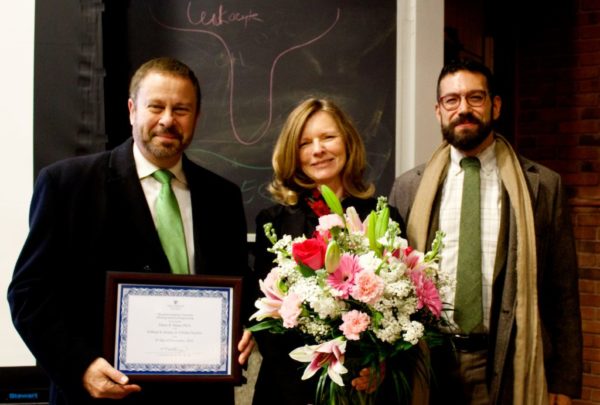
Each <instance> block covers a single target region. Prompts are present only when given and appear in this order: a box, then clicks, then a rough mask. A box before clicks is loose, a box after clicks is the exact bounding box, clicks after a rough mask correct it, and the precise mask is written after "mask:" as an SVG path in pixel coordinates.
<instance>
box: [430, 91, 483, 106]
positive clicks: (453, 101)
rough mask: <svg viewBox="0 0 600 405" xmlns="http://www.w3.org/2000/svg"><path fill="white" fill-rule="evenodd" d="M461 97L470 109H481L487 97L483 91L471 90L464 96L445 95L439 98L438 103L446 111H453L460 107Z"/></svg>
mask: <svg viewBox="0 0 600 405" xmlns="http://www.w3.org/2000/svg"><path fill="white" fill-rule="evenodd" d="M462 97H464V98H465V100H467V104H469V105H470V106H471V107H481V106H482V105H483V103H484V102H485V98H486V97H487V92H486V91H484V90H473V91H470V92H468V93H467V94H465V95H464V96H463V95H462V94H456V93H452V94H447V95H445V96H442V97H440V98H439V100H438V102H439V103H440V104H441V105H442V107H444V109H445V110H446V111H454V110H456V109H457V108H458V106H459V105H460V100H461V99H462Z"/></svg>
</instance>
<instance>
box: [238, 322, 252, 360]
mask: <svg viewBox="0 0 600 405" xmlns="http://www.w3.org/2000/svg"><path fill="white" fill-rule="evenodd" d="M252 349H254V338H253V337H252V332H250V331H249V330H245V331H244V334H243V335H242V338H241V339H240V341H239V343H238V350H239V351H240V356H239V357H238V362H239V363H240V364H241V365H242V366H243V365H244V364H246V361H248V357H250V354H251V353H252Z"/></svg>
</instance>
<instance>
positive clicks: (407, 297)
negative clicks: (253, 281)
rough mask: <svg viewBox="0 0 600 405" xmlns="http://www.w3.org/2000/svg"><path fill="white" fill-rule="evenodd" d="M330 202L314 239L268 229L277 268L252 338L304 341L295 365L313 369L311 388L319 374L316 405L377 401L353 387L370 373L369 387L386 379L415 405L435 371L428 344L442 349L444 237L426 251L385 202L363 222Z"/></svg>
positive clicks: (265, 288) (332, 198)
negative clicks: (418, 385)
mask: <svg viewBox="0 0 600 405" xmlns="http://www.w3.org/2000/svg"><path fill="white" fill-rule="evenodd" d="M321 193H322V195H323V198H324V199H325V202H326V203H327V206H328V207H329V210H321V211H322V212H323V215H321V216H320V217H319V225H318V226H317V230H316V232H315V234H314V235H312V237H310V238H308V237H306V236H302V237H298V238H292V237H291V236H289V235H283V236H282V237H281V238H279V239H278V236H277V235H276V234H275V232H274V231H273V229H272V227H271V224H266V225H265V232H266V235H267V237H268V238H269V240H270V241H271V242H272V243H273V246H272V247H271V248H269V251H270V252H272V253H274V254H275V260H274V264H275V265H274V267H273V268H272V270H271V271H270V272H269V274H268V275H267V276H266V277H265V279H263V280H260V281H259V285H260V290H261V292H262V294H263V295H264V296H262V297H260V298H259V299H258V300H257V301H256V304H255V305H256V307H257V309H258V310H257V311H256V312H255V313H254V314H253V315H252V317H251V319H255V320H256V321H258V323H256V324H255V325H253V326H252V327H251V328H249V329H250V330H251V331H253V332H259V331H265V330H268V331H270V332H272V333H299V334H301V335H302V336H303V337H304V338H305V341H306V345H305V346H302V347H298V348H297V349H295V350H293V351H292V352H291V353H290V356H291V357H292V358H293V359H295V360H297V361H299V362H303V363H307V367H306V369H305V371H304V374H303V376H302V379H308V378H311V377H313V376H314V375H315V374H317V373H320V374H319V382H318V385H317V392H316V393H315V402H316V404H326V403H327V404H329V403H331V404H334V403H335V404H354V403H371V402H373V401H374V398H375V397H376V394H377V392H376V391H375V392H373V393H371V394H366V393H365V392H364V391H356V390H354V389H352V388H350V384H349V381H350V380H351V379H352V378H355V377H357V376H358V374H357V373H358V371H359V370H360V369H363V368H368V369H369V370H370V372H369V378H371V379H372V381H371V382H372V384H370V385H372V386H373V387H377V386H379V383H380V382H381V380H383V378H384V375H385V379H386V381H390V383H389V384H388V385H387V386H389V387H392V388H391V389H388V391H390V392H391V393H392V395H393V396H394V400H395V401H397V403H399V402H403V401H406V400H407V398H408V397H409V395H410V379H411V378H412V377H413V375H414V373H415V372H425V371H426V364H425V362H424V359H423V358H422V357H420V356H419V354H420V353H421V352H420V350H419V343H420V342H424V343H427V344H428V345H430V346H431V345H435V344H436V343H437V342H439V334H438V333H437V332H436V331H437V325H438V323H439V322H440V315H441V312H442V302H441V299H440V293H439V291H440V289H441V288H444V287H445V286H446V285H447V284H448V281H447V280H444V279H443V278H442V277H441V276H440V273H439V271H438V259H439V252H440V249H441V246H442V241H441V239H442V234H441V233H438V234H437V235H436V239H435V241H434V242H433V245H432V249H431V251H429V252H427V253H423V252H418V251H416V250H414V249H412V248H411V247H409V246H408V244H407V241H406V239H404V238H403V237H402V236H401V230H400V226H399V224H398V223H397V222H395V221H393V220H392V219H390V210H389V207H388V206H387V201H386V199H385V198H384V197H380V198H379V199H378V203H377V208H376V209H375V210H374V211H372V212H371V213H370V214H369V216H368V217H367V218H365V219H364V221H363V220H361V218H359V217H358V214H357V213H356V210H355V209H354V208H353V207H349V208H347V210H346V211H345V212H344V211H343V209H342V205H341V203H340V201H339V200H338V198H337V197H336V195H335V194H334V193H333V191H331V190H330V189H329V188H327V187H326V186H322V187H321ZM327 211H329V212H330V213H327ZM349 369H350V370H349ZM371 382H370V383H371ZM387 395H390V394H389V393H388V394H387Z"/></svg>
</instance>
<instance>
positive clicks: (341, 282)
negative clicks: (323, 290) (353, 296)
mask: <svg viewBox="0 0 600 405" xmlns="http://www.w3.org/2000/svg"><path fill="white" fill-rule="evenodd" d="M360 270H361V269H360V266H359V264H358V258H357V257H356V256H354V255H349V254H343V255H342V257H340V262H339V264H338V267H337V269H336V270H335V271H334V272H333V273H331V274H330V275H329V276H328V277H327V284H329V285H330V286H331V287H332V288H334V289H335V290H337V291H339V292H340V293H341V294H340V297H341V298H343V299H347V298H348V295H349V294H350V291H351V290H352V287H354V276H355V275H356V273H358V272H359V271H360Z"/></svg>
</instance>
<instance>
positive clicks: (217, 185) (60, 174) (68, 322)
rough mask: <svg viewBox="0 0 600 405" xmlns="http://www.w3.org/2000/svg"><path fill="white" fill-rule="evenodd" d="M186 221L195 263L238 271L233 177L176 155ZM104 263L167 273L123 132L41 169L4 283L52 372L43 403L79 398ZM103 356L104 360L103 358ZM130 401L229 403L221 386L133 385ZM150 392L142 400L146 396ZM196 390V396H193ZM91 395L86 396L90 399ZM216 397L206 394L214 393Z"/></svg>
mask: <svg viewBox="0 0 600 405" xmlns="http://www.w3.org/2000/svg"><path fill="white" fill-rule="evenodd" d="M183 170H184V172H185V175H186V177H187V180H188V183H189V188H190V193H191V201H192V211H193V220H194V244H195V257H196V259H195V263H196V265H195V266H196V267H195V272H196V273H197V274H219V275H246V272H247V269H248V266H247V252H246V225H245V218H244V211H243V205H242V200H241V193H240V191H239V189H238V187H237V186H235V185H234V184H232V183H230V182H229V181H227V180H225V179H223V178H221V177H219V176H217V175H216V174H214V173H212V172H209V171H208V170H205V169H203V168H201V167H199V166H197V165H196V164H194V163H192V162H191V161H190V160H188V159H187V158H185V156H184V160H183ZM108 271H127V272H147V273H162V272H166V273H168V272H169V264H168V261H167V258H166V256H165V254H164V252H163V250H162V247H161V244H160V240H159V238H158V234H157V232H156V230H155V227H154V224H153V221H152V216H151V214H150V210H149V208H148V204H147V203H146V199H145V197H144V193H143V190H142V187H141V184H140V181H139V179H138V176H137V172H136V168H135V163H134V159H133V151H132V140H131V139H130V140H128V141H126V142H125V143H124V144H122V145H121V146H119V147H117V148H116V149H114V150H113V151H110V152H104V153H100V154H95V155H90V156H85V157H77V158H72V159H67V160H65V161H61V162H58V163H55V164H53V165H51V166H49V167H47V168H45V169H43V170H42V171H41V172H40V174H39V177H38V179H37V181H36V184H35V189H34V194H33V198H32V202H31V211H30V232H29V236H28V238H27V240H26V242H25V245H24V247H23V250H22V252H21V254H20V257H19V259H18V261H17V264H16V267H15V271H14V276H13V280H12V282H11V284H10V286H9V289H8V300H9V303H10V307H11V311H12V317H13V322H14V324H15V327H16V328H17V330H18V331H19V333H20V334H21V336H22V338H23V340H24V341H25V343H26V344H27V346H28V347H29V349H30V350H31V352H32V353H33V354H34V356H35V357H36V359H37V361H38V363H39V364H40V365H41V367H43V368H44V369H45V371H46V372H47V373H48V374H49V376H50V378H51V380H52V384H53V386H52V390H51V396H52V403H69V404H78V405H79V404H84V403H87V402H88V401H89V395H87V393H85V392H84V391H83V387H82V382H81V381H82V376H83V373H84V371H85V370H86V368H87V367H88V366H89V364H90V363H91V362H92V361H93V360H94V359H95V358H97V357H99V356H100V357H102V356H103V354H102V350H101V349H102V338H103V320H104V294H105V278H106V273H107V272H108ZM109 361H110V360H109ZM142 388H143V393H142V394H141V395H134V396H133V397H132V398H129V399H128V401H126V402H133V401H134V400H135V397H139V398H138V400H139V401H140V403H160V402H161V401H166V402H163V403H187V401H189V400H192V399H194V400H195V403H207V404H209V403H213V400H211V398H213V395H214V397H215V398H219V400H218V403H233V399H232V398H233V389H232V387H231V386H219V385H218V384H216V385H215V384H212V385H211V386H205V385H198V384H196V385H194V384H180V385H179V386H177V387H176V390H174V389H173V388H172V387H169V386H163V385H158V384H148V385H142ZM150 398H152V400H150ZM203 399H206V400H207V401H206V402H203V401H202V400H203ZM94 403H95V402H94ZM214 403H216V402H214Z"/></svg>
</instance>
